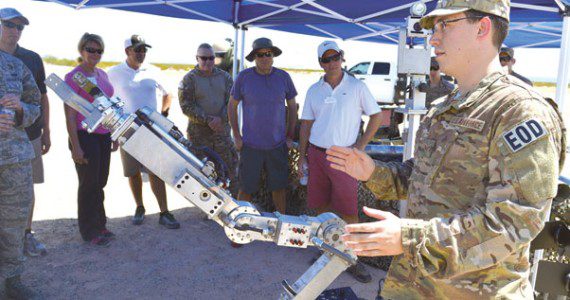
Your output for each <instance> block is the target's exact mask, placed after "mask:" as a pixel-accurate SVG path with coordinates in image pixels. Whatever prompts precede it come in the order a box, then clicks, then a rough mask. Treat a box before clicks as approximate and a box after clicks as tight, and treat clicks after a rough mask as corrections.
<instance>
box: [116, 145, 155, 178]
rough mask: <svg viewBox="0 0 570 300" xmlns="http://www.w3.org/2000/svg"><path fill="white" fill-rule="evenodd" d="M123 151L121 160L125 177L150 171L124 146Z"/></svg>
mask: <svg viewBox="0 0 570 300" xmlns="http://www.w3.org/2000/svg"><path fill="white" fill-rule="evenodd" d="M120 152H121V162H122V163H123V175H125V177H133V176H135V175H137V174H140V173H141V172H145V173H148V171H147V169H146V168H145V167H144V166H143V165H142V164H141V163H140V162H139V161H138V160H136V159H135V158H134V157H132V156H131V155H130V154H128V153H127V152H125V151H124V150H123V148H121V150H120Z"/></svg>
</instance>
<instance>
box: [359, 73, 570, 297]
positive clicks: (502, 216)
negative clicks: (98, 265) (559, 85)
mask: <svg viewBox="0 0 570 300" xmlns="http://www.w3.org/2000/svg"><path fill="white" fill-rule="evenodd" d="M441 100H442V101H440V100H438V101H437V102H436V103H437V104H435V106H434V108H432V109H431V110H430V111H429V112H428V114H427V116H426V117H425V118H424V119H423V121H422V123H421V125H420V128H419V131H418V133H417V137H416V138H417V141H416V145H417V147H416V149H415V153H414V156H415V158H414V159H412V160H409V161H406V162H404V163H399V164H398V163H381V162H377V167H376V169H375V171H374V173H373V175H372V177H371V179H370V180H369V181H368V182H367V186H368V188H370V190H372V191H373V192H374V194H375V195H376V196H377V197H378V198H379V199H403V198H406V196H407V199H408V212H407V217H408V218H410V219H402V244H403V248H404V253H403V254H402V255H399V256H397V257H395V258H394V261H393V262H392V265H391V267H390V270H389V272H388V277H387V279H386V283H385V286H384V290H383V291H382V296H383V297H385V298H389V299H400V298H403V299H412V298H432V299H433V298H437V299H440V298H456V299H457V298H459V297H462V299H465V298H481V297H483V298H490V297H496V298H518V299H520V298H528V299H530V298H532V295H533V294H532V287H531V285H530V282H529V279H528V276H529V267H530V264H529V244H530V242H531V240H532V239H533V238H534V237H535V236H536V235H537V234H538V233H539V232H540V231H541V229H542V227H543V225H544V222H545V221H546V212H547V211H548V210H549V209H550V205H551V203H552V198H553V197H554V196H555V195H556V191H557V181H558V175H559V172H560V170H561V169H562V165H563V162H564V149H565V148H566V146H565V137H564V136H565V135H564V134H565V129H564V128H563V123H562V120H561V116H560V114H559V113H558V111H557V110H556V109H555V108H553V107H554V106H555V104H553V103H550V102H548V101H547V100H545V99H543V98H542V97H541V96H540V95H539V94H537V93H536V92H535V91H533V90H532V89H531V88H530V87H529V86H528V85H525V84H523V83H522V82H521V81H519V80H517V79H515V78H514V77H511V76H508V75H505V74H502V73H499V72H496V73H492V74H490V75H488V76H487V77H485V78H484V79H483V80H482V81H481V82H480V83H479V85H478V86H477V87H476V88H474V89H473V90H472V91H471V92H470V93H468V94H467V95H464V96H462V95H460V94H458V93H457V92H454V93H453V94H451V95H450V96H448V97H447V99H441Z"/></svg>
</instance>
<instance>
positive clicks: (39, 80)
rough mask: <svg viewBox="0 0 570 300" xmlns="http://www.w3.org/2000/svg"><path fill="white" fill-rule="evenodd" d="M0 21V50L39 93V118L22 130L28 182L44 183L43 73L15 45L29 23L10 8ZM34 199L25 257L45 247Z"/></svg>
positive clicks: (30, 54)
mask: <svg viewBox="0 0 570 300" xmlns="http://www.w3.org/2000/svg"><path fill="white" fill-rule="evenodd" d="M0 20H1V21H2V31H3V34H2V37H1V38H0V50H2V51H4V52H6V53H8V54H11V55H13V56H15V57H16V58H18V59H20V60H21V61H22V62H23V63H24V65H26V67H28V69H30V71H31V72H32V76H33V77H34V80H35V82H36V85H37V86H38V88H39V89H40V93H41V111H40V117H39V118H37V119H36V121H35V122H34V123H33V124H32V125H31V126H29V127H27V128H26V133H27V134H28V138H29V139H30V142H31V143H32V147H33V148H34V158H33V159H32V180H33V182H34V184H38V183H43V182H44V168H43V161H42V155H44V154H46V153H47V152H48V151H49V148H50V146H51V141H50V130H49V103H48V97H47V89H46V85H45V83H44V81H45V77H46V76H45V70H44V64H43V61H42V58H41V57H40V56H39V55H38V54H37V53H36V52H34V51H30V50H28V49H25V48H23V47H21V46H20V45H18V42H19V40H20V37H21V36H22V32H23V30H24V28H25V26H26V25H29V24H30V22H29V21H28V19H27V18H26V17H24V16H23V15H22V14H21V13H20V12H19V11H17V10H15V9H13V8H3V9H0ZM34 202H35V196H34V199H32V208H31V209H30V214H29V215H28V225H27V227H26V233H25V236H24V254H26V255H28V256H39V255H45V254H46V253H47V251H46V247H45V246H44V245H43V244H42V243H40V242H38V241H37V240H36V238H35V237H34V234H33V233H32V216H33V213H34Z"/></svg>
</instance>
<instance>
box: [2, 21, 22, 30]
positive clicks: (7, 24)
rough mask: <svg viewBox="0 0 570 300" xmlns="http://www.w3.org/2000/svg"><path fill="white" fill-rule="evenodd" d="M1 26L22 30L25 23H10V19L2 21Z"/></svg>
mask: <svg viewBox="0 0 570 300" xmlns="http://www.w3.org/2000/svg"><path fill="white" fill-rule="evenodd" d="M2 26H6V27H8V28H16V29H18V31H22V30H24V26H25V25H21V24H16V23H12V22H10V21H2Z"/></svg>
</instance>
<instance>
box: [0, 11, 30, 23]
mask: <svg viewBox="0 0 570 300" xmlns="http://www.w3.org/2000/svg"><path fill="white" fill-rule="evenodd" d="M16 18H20V19H22V20H23V21H24V24H26V25H30V21H28V19H27V18H26V17H24V15H22V14H21V13H20V12H19V11H17V10H16V9H15V8H11V7H6V8H2V9H0V20H2V21H8V20H12V19H16Z"/></svg>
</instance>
